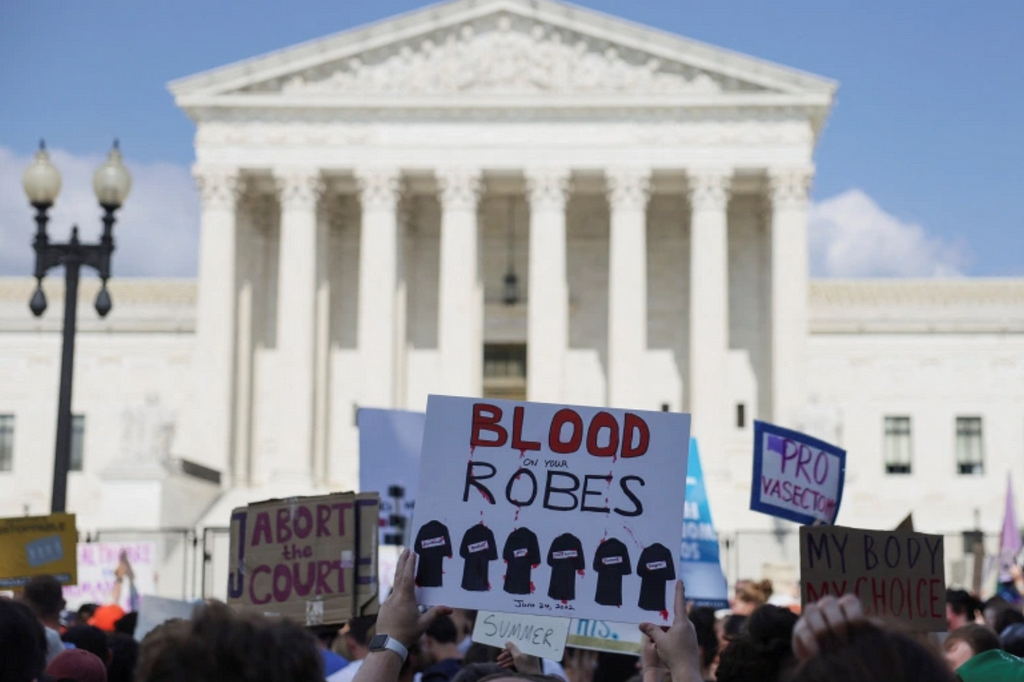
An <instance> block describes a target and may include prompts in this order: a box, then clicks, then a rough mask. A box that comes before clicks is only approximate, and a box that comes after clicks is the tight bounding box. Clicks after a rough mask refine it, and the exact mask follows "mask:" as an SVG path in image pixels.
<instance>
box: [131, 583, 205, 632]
mask: <svg viewBox="0 0 1024 682" xmlns="http://www.w3.org/2000/svg"><path fill="white" fill-rule="evenodd" d="M195 608H196V604H194V603H192V602H187V601H182V600H181V599H166V598H164V597H156V596H153V595H148V594H147V595H145V596H144V597H142V603H141V604H140V605H139V620H138V622H137V623H136V625H135V641H137V642H141V641H142V640H143V638H145V636H146V635H147V634H149V631H150V630H152V629H153V628H155V627H157V626H158V625H162V624H163V623H166V622H167V621H169V620H171V619H172V618H180V619H182V620H191V619H192V612H193V611H194V609H195Z"/></svg>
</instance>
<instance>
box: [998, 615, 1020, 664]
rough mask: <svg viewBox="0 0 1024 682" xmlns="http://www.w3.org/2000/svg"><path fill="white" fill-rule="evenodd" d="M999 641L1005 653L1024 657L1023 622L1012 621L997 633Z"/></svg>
mask: <svg viewBox="0 0 1024 682" xmlns="http://www.w3.org/2000/svg"><path fill="white" fill-rule="evenodd" d="M999 643H1000V644H1001V645H1002V647H1003V651H1005V652H1006V653H1008V654H1013V655H1014V656H1018V657H1024V623H1013V624H1012V625H1009V626H1007V628H1006V629H1005V630H1003V631H1002V632H1000V633H999Z"/></svg>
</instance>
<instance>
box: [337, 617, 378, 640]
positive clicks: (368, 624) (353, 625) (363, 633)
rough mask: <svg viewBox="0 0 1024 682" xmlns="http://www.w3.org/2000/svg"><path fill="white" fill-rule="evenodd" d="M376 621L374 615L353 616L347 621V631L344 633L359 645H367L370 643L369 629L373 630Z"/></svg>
mask: <svg viewBox="0 0 1024 682" xmlns="http://www.w3.org/2000/svg"><path fill="white" fill-rule="evenodd" d="M376 623H377V617H376V616H363V617H362V618H353V619H352V620H350V621H349V622H348V632H346V633H345V636H346V637H351V638H352V641H354V642H355V643H356V644H358V645H359V646H369V644H370V631H371V630H373V626H374V625H375V624H376Z"/></svg>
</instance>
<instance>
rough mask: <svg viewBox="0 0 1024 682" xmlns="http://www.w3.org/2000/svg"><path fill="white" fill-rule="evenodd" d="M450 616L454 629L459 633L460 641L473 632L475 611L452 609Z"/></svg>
mask: <svg viewBox="0 0 1024 682" xmlns="http://www.w3.org/2000/svg"><path fill="white" fill-rule="evenodd" d="M450 618H451V619H452V622H453V623H455V629H456V630H457V631H458V633H459V640H460V641H461V640H463V639H465V638H466V637H469V636H471V635H472V634H473V625H474V624H475V623H476V611H471V610H469V609H454V610H453V611H452V613H451V616H450Z"/></svg>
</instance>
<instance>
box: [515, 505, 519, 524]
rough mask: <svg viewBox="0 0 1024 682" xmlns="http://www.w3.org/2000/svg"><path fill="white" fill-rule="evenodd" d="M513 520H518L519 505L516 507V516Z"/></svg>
mask: <svg viewBox="0 0 1024 682" xmlns="http://www.w3.org/2000/svg"><path fill="white" fill-rule="evenodd" d="M515 520H516V521H518V520H519V507H516V518H515Z"/></svg>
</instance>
